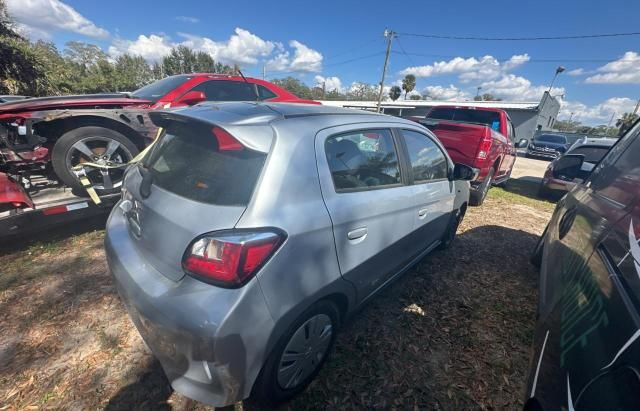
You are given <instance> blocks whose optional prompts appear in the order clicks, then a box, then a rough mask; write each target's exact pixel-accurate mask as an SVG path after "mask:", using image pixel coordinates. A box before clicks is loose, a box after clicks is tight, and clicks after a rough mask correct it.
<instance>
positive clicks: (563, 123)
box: [554, 120, 582, 132]
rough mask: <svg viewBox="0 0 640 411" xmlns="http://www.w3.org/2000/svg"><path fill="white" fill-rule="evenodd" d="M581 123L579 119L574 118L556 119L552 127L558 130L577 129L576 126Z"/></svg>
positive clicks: (570, 130)
mask: <svg viewBox="0 0 640 411" xmlns="http://www.w3.org/2000/svg"><path fill="white" fill-rule="evenodd" d="M581 125H582V124H581V123H580V122H579V121H576V120H571V121H569V120H556V122H555V123H554V127H555V128H556V129H557V130H558V131H569V132H572V131H576V130H577V129H578V127H580V126H581Z"/></svg>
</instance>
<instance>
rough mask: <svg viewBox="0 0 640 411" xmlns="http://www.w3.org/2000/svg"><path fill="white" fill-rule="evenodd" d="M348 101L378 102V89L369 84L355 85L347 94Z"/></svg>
mask: <svg viewBox="0 0 640 411" xmlns="http://www.w3.org/2000/svg"><path fill="white" fill-rule="evenodd" d="M347 100H356V101H377V100H378V88H377V87H376V86H373V85H371V84H367V83H354V84H353V85H352V86H351V88H350V89H349V91H348V92H347Z"/></svg>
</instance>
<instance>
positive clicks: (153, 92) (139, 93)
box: [131, 76, 191, 102]
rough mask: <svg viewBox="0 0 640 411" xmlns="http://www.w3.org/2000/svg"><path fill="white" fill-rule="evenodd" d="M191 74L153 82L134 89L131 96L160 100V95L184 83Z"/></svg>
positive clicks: (154, 100)
mask: <svg viewBox="0 0 640 411" xmlns="http://www.w3.org/2000/svg"><path fill="white" fill-rule="evenodd" d="M190 79H191V77H189V76H172V77H167V78H164V79H162V80H158V81H155V82H153V83H151V84H147V85H146V86H144V87H142V88H140V89H138V90H136V91H134V92H133V93H131V96H132V97H134V98H140V99H143V100H150V101H153V102H156V101H158V100H160V97H162V96H164V95H165V94H167V93H168V92H170V91H171V90H173V89H175V88H176V87H178V86H180V85H181V84H183V83H184V82H185V81H187V80H190Z"/></svg>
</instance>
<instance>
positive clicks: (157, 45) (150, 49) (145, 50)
mask: <svg viewBox="0 0 640 411" xmlns="http://www.w3.org/2000/svg"><path fill="white" fill-rule="evenodd" d="M173 45H174V44H173V43H171V42H170V41H169V39H168V38H167V37H164V36H158V35H155V34H151V35H149V36H145V35H143V34H141V35H139V36H138V38H137V39H136V40H123V39H116V40H114V42H113V45H111V46H110V47H109V54H110V55H111V56H112V57H117V56H119V55H121V54H125V53H128V54H135V55H140V56H142V57H144V58H145V59H146V60H148V61H154V62H155V61H159V60H161V59H162V58H163V57H164V56H166V55H167V54H169V52H170V51H171V47H173Z"/></svg>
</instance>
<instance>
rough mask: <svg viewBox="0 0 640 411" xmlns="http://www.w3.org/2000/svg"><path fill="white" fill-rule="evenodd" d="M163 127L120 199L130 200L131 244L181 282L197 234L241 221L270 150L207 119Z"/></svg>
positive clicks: (130, 175) (179, 121)
mask: <svg viewBox="0 0 640 411" xmlns="http://www.w3.org/2000/svg"><path fill="white" fill-rule="evenodd" d="M164 126H165V132H164V134H163V135H162V136H161V137H160V138H159V140H158V141H157V142H156V144H155V145H154V147H153V149H152V150H151V151H150V152H149V153H148V154H147V156H146V157H145V159H144V160H143V162H142V163H141V164H139V165H137V166H136V167H135V168H133V169H131V170H129V172H128V173H127V175H126V178H125V184H124V190H123V198H124V199H128V200H130V203H129V204H128V205H129V206H130V207H129V208H130V210H128V211H126V216H127V220H128V223H129V232H130V235H131V236H132V238H133V239H134V241H133V243H134V244H135V245H134V246H135V247H136V248H137V249H138V251H139V252H141V253H142V254H143V255H144V256H145V259H146V261H148V262H149V263H150V264H151V265H153V266H154V267H155V268H156V269H157V270H158V271H160V272H161V273H162V274H163V275H165V276H166V277H168V278H170V279H172V280H175V281H177V280H180V279H181V278H182V277H183V276H184V271H183V269H182V258H183V255H184V253H185V251H186V249H187V247H188V246H189V245H190V243H191V242H192V241H193V240H194V239H195V238H196V237H198V236H199V235H201V234H204V233H208V232H211V231H218V230H225V229H231V228H233V227H234V226H235V225H236V223H237V222H238V220H239V219H240V217H241V216H242V213H243V212H244V210H245V209H246V207H247V204H248V203H249V201H250V199H251V196H252V194H253V190H254V187H255V185H256V183H257V181H258V178H259V175H260V173H261V171H262V168H263V166H264V163H265V160H266V157H267V153H265V152H261V151H257V150H253V149H249V148H247V147H245V146H244V145H242V144H241V143H240V141H239V140H237V139H235V138H234V137H233V136H232V135H231V134H229V133H228V132H226V131H225V130H224V129H222V128H220V127H217V126H214V125H211V124H208V123H204V122H200V121H195V120H185V119H182V120H176V121H169V122H167V123H166V124H164ZM124 208H125V209H126V208H128V207H124Z"/></svg>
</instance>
